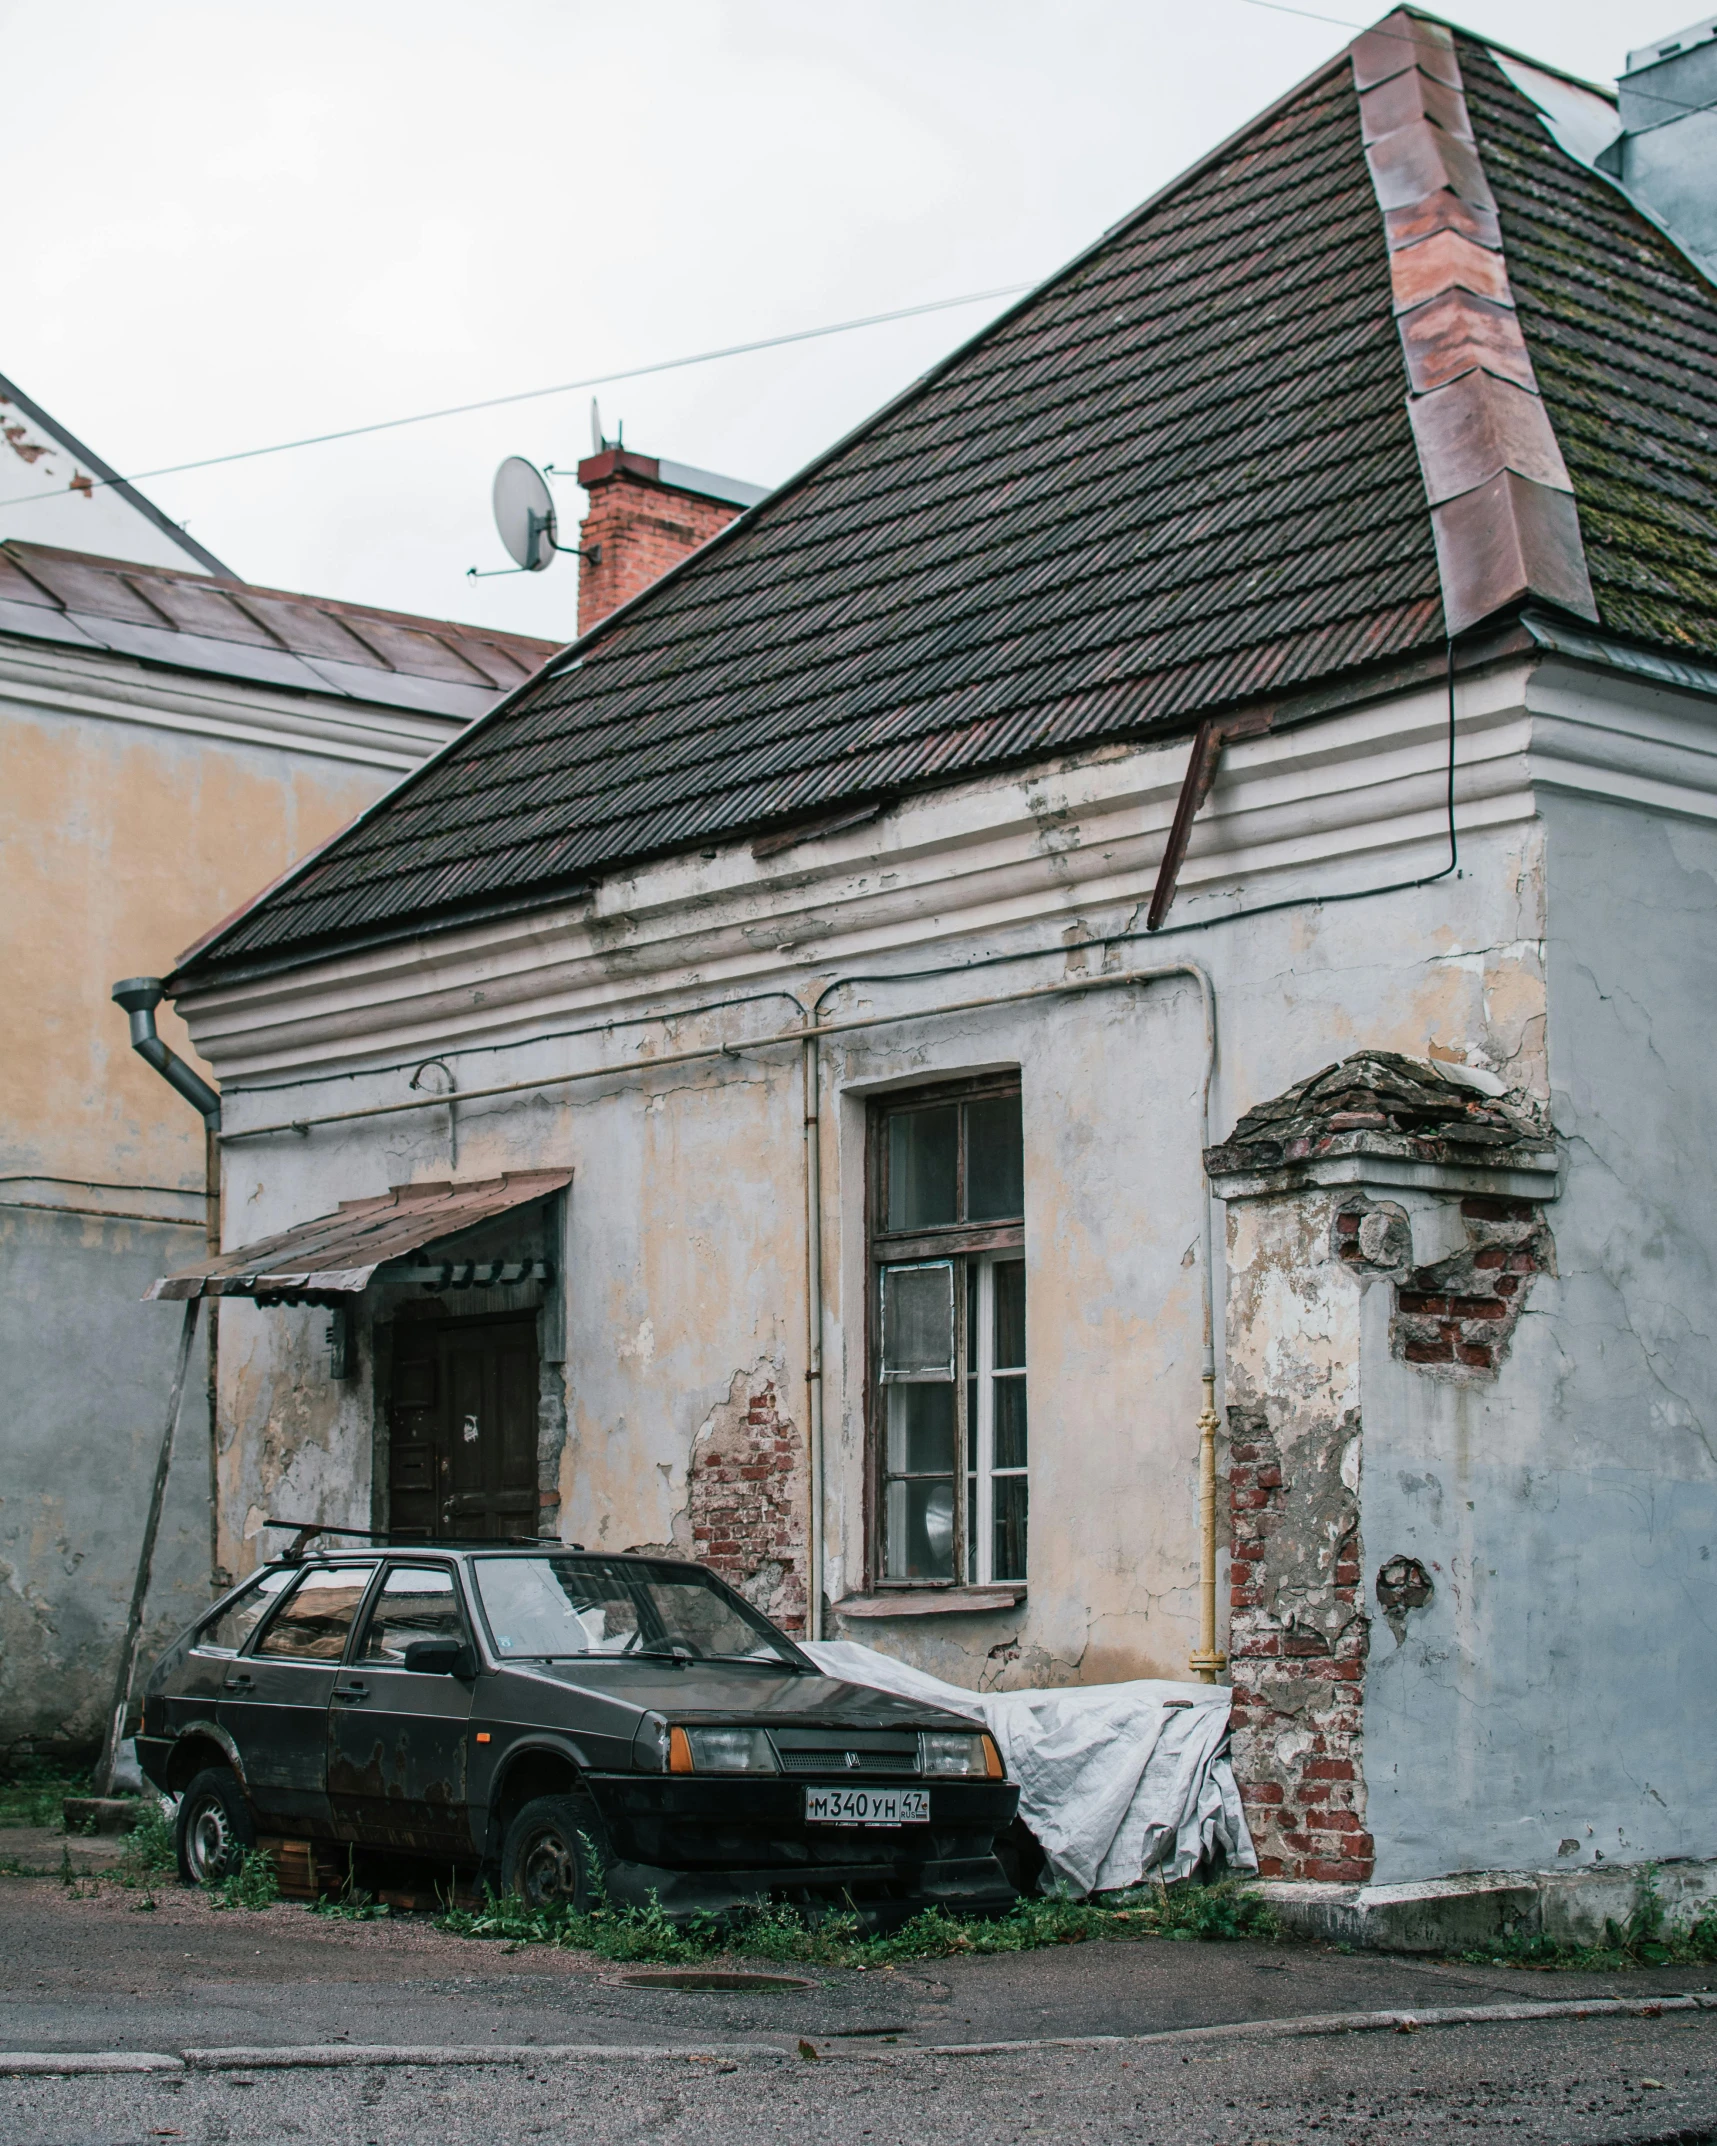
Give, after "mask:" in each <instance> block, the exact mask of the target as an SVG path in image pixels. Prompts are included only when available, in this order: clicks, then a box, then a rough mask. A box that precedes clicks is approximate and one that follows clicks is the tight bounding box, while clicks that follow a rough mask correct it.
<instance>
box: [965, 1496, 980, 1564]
mask: <svg viewBox="0 0 1717 2146" xmlns="http://www.w3.org/2000/svg"><path fill="white" fill-rule="evenodd" d="M977 1577H978V1479H977V1477H976V1476H975V1475H969V1476H967V1478H966V1578H967V1580H968V1581H969V1582H970V1581H975V1580H976V1579H977Z"/></svg>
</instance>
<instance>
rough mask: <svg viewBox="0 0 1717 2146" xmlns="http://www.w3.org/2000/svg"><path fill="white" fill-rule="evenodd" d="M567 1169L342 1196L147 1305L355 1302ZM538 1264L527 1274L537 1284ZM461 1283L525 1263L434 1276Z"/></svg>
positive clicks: (494, 1277) (199, 1269)
mask: <svg viewBox="0 0 1717 2146" xmlns="http://www.w3.org/2000/svg"><path fill="white" fill-rule="evenodd" d="M571 1182H572V1172H571V1171H570V1170H516V1171H512V1172H509V1173H508V1175H506V1176H505V1177H491V1178H488V1179H485V1180H484V1181H483V1182H481V1183H476V1184H469V1185H450V1184H440V1185H396V1186H394V1188H393V1190H392V1191H391V1192H385V1193H383V1194H382V1195H381V1197H380V1198H379V1199H371V1200H342V1201H341V1202H340V1205H339V1207H338V1208H337V1209H336V1210H335V1212H334V1213H333V1214H331V1215H318V1216H317V1217H316V1218H315V1220H314V1221H310V1222H299V1223H295V1224H294V1225H293V1227H292V1228H291V1229H289V1230H282V1231H281V1233H280V1234H279V1236H278V1237H264V1238H263V1239H262V1241H261V1242H260V1243H259V1244H247V1245H245V1246H244V1247H243V1248H242V1249H241V1250H239V1251H237V1252H223V1253H222V1254H220V1255H219V1257H217V1258H210V1259H204V1260H200V1261H199V1262H198V1263H197V1265H195V1266H194V1267H181V1268H180V1270H179V1272H178V1273H177V1274H164V1275H162V1277H161V1279H160V1280H159V1281H157V1282H152V1283H151V1284H150V1285H149V1288H148V1289H147V1290H146V1291H145V1293H144V1300H145V1302H148V1301H149V1300H150V1299H151V1298H161V1297H260V1298H263V1299H265V1300H267V1301H270V1302H275V1303H281V1302H287V1303H290V1302H294V1301H300V1302H301V1301H303V1300H305V1299H309V1300H311V1301H315V1300H318V1299H324V1298H329V1297H342V1296H356V1295H357V1294H358V1292H359V1291H360V1290H362V1289H365V1288H367V1287H368V1286H369V1282H370V1278H371V1276H372V1275H373V1274H374V1273H375V1271H376V1269H377V1268H378V1267H384V1266H386V1265H388V1264H389V1262H390V1261H393V1260H397V1259H404V1258H405V1257H407V1256H408V1254H410V1253H412V1252H417V1251H421V1250H422V1248H423V1247H424V1246H425V1245H426V1244H434V1243H436V1242H437V1241H438V1240H439V1239H441V1238H443V1237H453V1236H457V1235H458V1234H459V1232H460V1231H462V1230H468V1229H471V1228H472V1227H474V1225H475V1224H477V1223H479V1222H488V1221H490V1220H492V1219H493V1218H494V1217H495V1216H496V1215H501V1214H505V1213H506V1212H507V1210H508V1209H509V1208H513V1207H524V1206H526V1205H528V1204H529V1202H530V1201H532V1200H540V1199H543V1198H545V1197H546V1196H547V1195H548V1194H549V1193H551V1192H559V1191H560V1190H561V1189H562V1188H563V1187H564V1186H566V1185H570V1184H571ZM538 1265H540V1263H534V1264H533V1265H532V1269H531V1276H530V1278H536V1268H537V1266H538ZM437 1278H438V1279H440V1280H442V1281H444V1282H451V1283H454V1284H458V1283H464V1282H513V1281H521V1280H524V1279H526V1278H527V1275H526V1270H525V1266H524V1265H522V1264H521V1265H519V1268H518V1271H517V1272H516V1273H515V1272H514V1271H513V1268H512V1267H510V1266H501V1265H489V1266H483V1267H473V1268H471V1269H470V1271H469V1272H467V1271H466V1270H465V1269H464V1268H450V1269H449V1271H448V1273H447V1275H446V1276H442V1277H437Z"/></svg>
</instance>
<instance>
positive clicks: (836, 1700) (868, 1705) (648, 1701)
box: [500, 1659, 972, 1729]
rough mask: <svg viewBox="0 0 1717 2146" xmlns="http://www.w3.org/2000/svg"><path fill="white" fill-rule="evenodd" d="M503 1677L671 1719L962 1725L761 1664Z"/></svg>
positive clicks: (527, 1671)
mask: <svg viewBox="0 0 1717 2146" xmlns="http://www.w3.org/2000/svg"><path fill="white" fill-rule="evenodd" d="M500 1674H501V1675H502V1676H504V1677H505V1678H507V1679H508V1680H509V1681H511V1680H512V1679H513V1678H515V1677H528V1678H530V1679H531V1681H532V1682H534V1683H539V1684H550V1685H557V1686H559V1687H560V1688H561V1689H562V1690H564V1691H566V1692H567V1693H568V1695H569V1696H570V1695H571V1694H573V1693H577V1694H578V1695H579V1696H580V1697H586V1696H588V1697H589V1698H592V1699H598V1700H602V1701H605V1702H606V1703H607V1704H608V1705H610V1706H615V1705H618V1706H630V1707H635V1708H636V1709H637V1710H638V1712H639V1713H640V1714H665V1715H667V1716H669V1718H670V1719H672V1720H675V1721H696V1720H698V1719H699V1718H700V1717H704V1716H708V1717H709V1718H710V1719H712V1720H721V1721H748V1722H758V1723H761V1724H763V1725H764V1726H772V1725H775V1726H781V1727H786V1726H789V1725H791V1726H793V1727H795V1728H817V1727H827V1728H842V1729H970V1728H971V1727H972V1723H971V1722H970V1721H968V1720H967V1719H966V1718H965V1717H964V1716H963V1715H960V1714H951V1713H948V1712H946V1711H945V1710H944V1709H943V1708H941V1707H938V1706H927V1705H925V1704H924V1702H923V1701H922V1700H918V1699H903V1698H901V1697H899V1696H898V1694H896V1693H894V1692H886V1691H875V1690H873V1689H872V1688H871V1687H870V1686H869V1685H868V1684H848V1683H845V1682H843V1681H842V1679H840V1678H839V1677H825V1676H806V1675H799V1676H787V1675H775V1674H773V1673H772V1672H770V1671H768V1670H762V1669H742V1668H738V1667H730V1666H728V1665H726V1664H724V1663H721V1662H698V1663H694V1664H692V1665H691V1666H690V1667H688V1668H685V1669H669V1668H667V1667H666V1666H664V1665H663V1664H662V1663H659V1662H627V1661H619V1660H612V1659H611V1660H605V1661H601V1662H599V1663H592V1662H591V1661H589V1660H582V1661H573V1662H530V1663H525V1662H509V1663H508V1664H507V1665H506V1667H505V1668H504V1669H503V1670H502V1671H501V1672H500Z"/></svg>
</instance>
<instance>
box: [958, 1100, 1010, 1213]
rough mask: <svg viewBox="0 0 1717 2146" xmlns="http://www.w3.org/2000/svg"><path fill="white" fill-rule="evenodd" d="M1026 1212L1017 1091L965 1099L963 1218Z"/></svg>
mask: <svg viewBox="0 0 1717 2146" xmlns="http://www.w3.org/2000/svg"><path fill="white" fill-rule="evenodd" d="M1024 1213H1025V1138H1024V1135H1023V1133H1022V1132H1021V1130H1020V1114H1019V1097H1018V1096H1017V1095H999V1096H996V1097H994V1098H993V1099H992V1100H990V1101H989V1102H984V1103H968V1104H967V1105H966V1219H967V1221H968V1222H1005V1221H1010V1220H1012V1218H1013V1217H1014V1216H1015V1215H1023V1214H1024Z"/></svg>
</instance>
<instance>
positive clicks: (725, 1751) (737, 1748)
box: [668, 1729, 777, 1773]
mask: <svg viewBox="0 0 1717 2146" xmlns="http://www.w3.org/2000/svg"><path fill="white" fill-rule="evenodd" d="M682 1754H683V1755H682ZM668 1771H669V1772H670V1773H774V1772H776V1771H777V1768H776V1765H775V1752H774V1749H773V1747H772V1746H771V1744H770V1741H769V1738H768V1737H767V1736H766V1735H765V1734H764V1732H763V1731H762V1730H761V1729H674V1730H672V1731H670V1733H669V1738H668Z"/></svg>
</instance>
